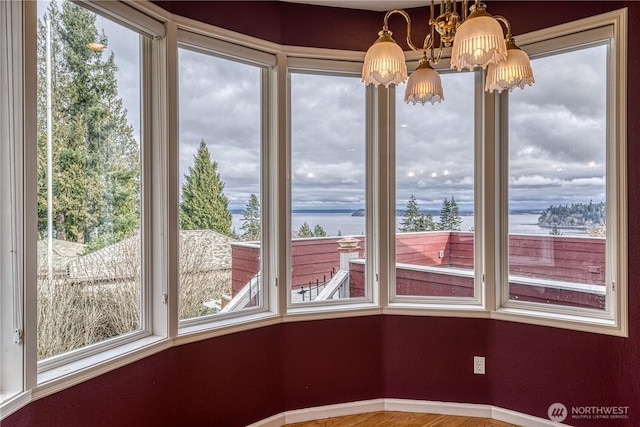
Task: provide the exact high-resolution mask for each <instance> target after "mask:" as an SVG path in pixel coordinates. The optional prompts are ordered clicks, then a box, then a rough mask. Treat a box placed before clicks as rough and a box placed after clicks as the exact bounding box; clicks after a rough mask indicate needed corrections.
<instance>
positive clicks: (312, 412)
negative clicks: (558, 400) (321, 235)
mask: <svg viewBox="0 0 640 427" xmlns="http://www.w3.org/2000/svg"><path fill="white" fill-rule="evenodd" d="M375 411H400V412H416V413H428V414H442V415H458V416H468V417H480V418H493V419H494V420H498V421H504V422H507V423H511V424H516V425H519V426H523V427H550V426H556V427H557V426H558V425H559V424H558V423H555V422H553V421H550V420H546V419H544V418H538V417H534V416H531V415H527V414H523V413H520V412H515V411H511V410H508V409H503V408H498V407H496V406H491V405H481V404H475V403H453V402H436V401H427V400H409V399H372V400H362V401H358V402H347V403H338V404H335V405H325V406H316V407H313V408H304V409H296V410H292V411H285V412H281V413H280V414H277V415H274V416H272V417H269V418H266V419H264V420H261V421H258V422H255V423H253V424H250V425H249V426H247V427H281V426H282V425H284V424H290V423H299V422H304V421H313V420H320V419H323V418H330V417H341V416H345V415H354V414H363V413H366V412H375Z"/></svg>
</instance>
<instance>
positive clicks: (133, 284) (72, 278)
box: [38, 238, 141, 360]
mask: <svg viewBox="0 0 640 427" xmlns="http://www.w3.org/2000/svg"><path fill="white" fill-rule="evenodd" d="M76 260H77V261H78V262H75V261H76ZM76 260H74V261H72V262H70V263H69V264H70V265H71V264H72V263H74V265H73V268H71V269H68V271H67V272H61V271H59V270H58V271H56V272H55V274H54V276H53V277H52V278H51V280H50V278H49V277H48V275H47V274H42V273H41V274H40V275H39V277H38V359H39V360H41V359H46V358H49V357H51V356H55V355H58V354H61V353H65V352H68V351H71V350H75V349H78V348H81V347H85V346H88V345H91V344H95V343H98V342H102V341H104V340H107V339H109V338H113V337H116V336H120V335H124V334H127V333H129V332H133V331H135V330H138V329H139V328H140V325H141V323H140V307H141V306H140V288H141V287H140V245H139V240H138V239H136V238H132V239H127V240H124V241H122V242H119V243H117V244H115V245H112V246H111V247H108V248H103V249H101V250H98V251H95V252H93V253H91V254H89V255H87V256H85V257H81V258H77V259H76ZM45 262H46V257H45ZM39 271H40V272H43V271H46V270H45V269H42V268H41V269H39ZM69 272H71V274H70V273H69ZM98 272H99V273H98Z"/></svg>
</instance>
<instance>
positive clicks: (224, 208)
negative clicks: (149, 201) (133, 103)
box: [178, 49, 262, 319]
mask: <svg viewBox="0 0 640 427" xmlns="http://www.w3.org/2000/svg"><path fill="white" fill-rule="evenodd" d="M178 54H179V90H180V96H179V98H180V99H179V102H180V117H179V126H180V143H179V144H180V147H179V157H180V185H179V188H180V296H179V300H180V309H179V310H180V313H179V316H180V319H189V318H195V317H201V316H206V315H211V314H217V313H231V312H234V311H238V310H243V309H245V308H249V307H255V306H259V305H261V300H262V294H261V292H260V290H261V288H262V283H261V277H260V259H261V257H260V247H261V246H260V229H261V214H260V200H261V199H260V145H261V120H260V111H261V110H260V109H261V102H260V100H261V86H260V85H261V83H260V82H261V72H262V69H261V68H259V67H255V66H251V65H245V64H241V63H238V62H235V61H230V60H227V59H222V58H218V57H215V56H211V55H205V54H202V53H197V52H193V51H190V50H187V49H179V52H178Z"/></svg>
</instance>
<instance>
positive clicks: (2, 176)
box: [0, 2, 26, 413]
mask: <svg viewBox="0 0 640 427" xmlns="http://www.w3.org/2000/svg"><path fill="white" fill-rule="evenodd" d="M22 22H24V21H23V11H22V8H21V4H20V3H17V2H2V3H0V92H1V93H2V94H3V95H2V97H0V182H2V185H1V186H0V200H2V204H1V206H0V236H2V237H1V238H0V253H1V254H2V256H1V257H0V307H1V309H0V325H2V327H1V328H0V354H2V357H0V362H1V363H0V404H2V405H3V408H2V412H3V413H4V412H5V409H4V405H5V403H6V402H11V400H12V399H15V398H16V396H18V395H19V393H20V392H22V391H23V390H24V389H25V388H26V384H25V383H24V374H23V372H24V362H23V361H24V332H25V331H24V296H25V292H24V290H25V287H24V285H23V283H24V282H23V280H22V278H23V275H24V273H25V271H24V269H23V268H22V267H21V266H20V264H21V263H20V259H21V256H20V254H21V253H22V252H23V251H24V250H25V248H24V246H25V245H24V244H23V242H24V238H23V235H22V234H21V232H20V231H19V230H23V229H24V228H23V221H22V215H21V213H22V203H23V200H24V195H22V194H20V193H18V192H16V191H14V189H15V188H21V187H22V186H23V185H24V182H23V179H24V178H23V177H24V175H23V173H22V172H23V170H22V166H21V165H22V164H23V158H24V144H23V143H22V131H21V129H22V128H23V124H24V123H23V120H24V115H23V114H22V109H18V108H16V106H22V105H23V102H22V99H23V97H24V91H23V85H22V81H23V80H22V75H23V69H24V64H23V61H22V51H23V41H22V38H21V37H20V35H21V34H22V33H23V26H22Z"/></svg>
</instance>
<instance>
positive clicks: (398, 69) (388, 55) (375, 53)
mask: <svg viewBox="0 0 640 427" xmlns="http://www.w3.org/2000/svg"><path fill="white" fill-rule="evenodd" d="M379 35H380V37H379V38H378V40H376V42H375V43H374V44H373V45H372V46H371V47H370V48H369V50H367V54H366V55H365V57H364V65H363V67H362V81H363V82H364V83H365V84H366V85H367V86H368V85H370V84H373V85H374V86H375V87H378V85H384V86H385V87H388V86H389V85H390V84H395V85H398V84H400V83H403V82H404V81H405V80H407V64H406V63H405V59H404V52H403V51H402V48H401V47H400V46H398V44H397V43H396V42H395V40H393V39H392V38H391V31H385V30H382V31H380V33H379Z"/></svg>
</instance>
